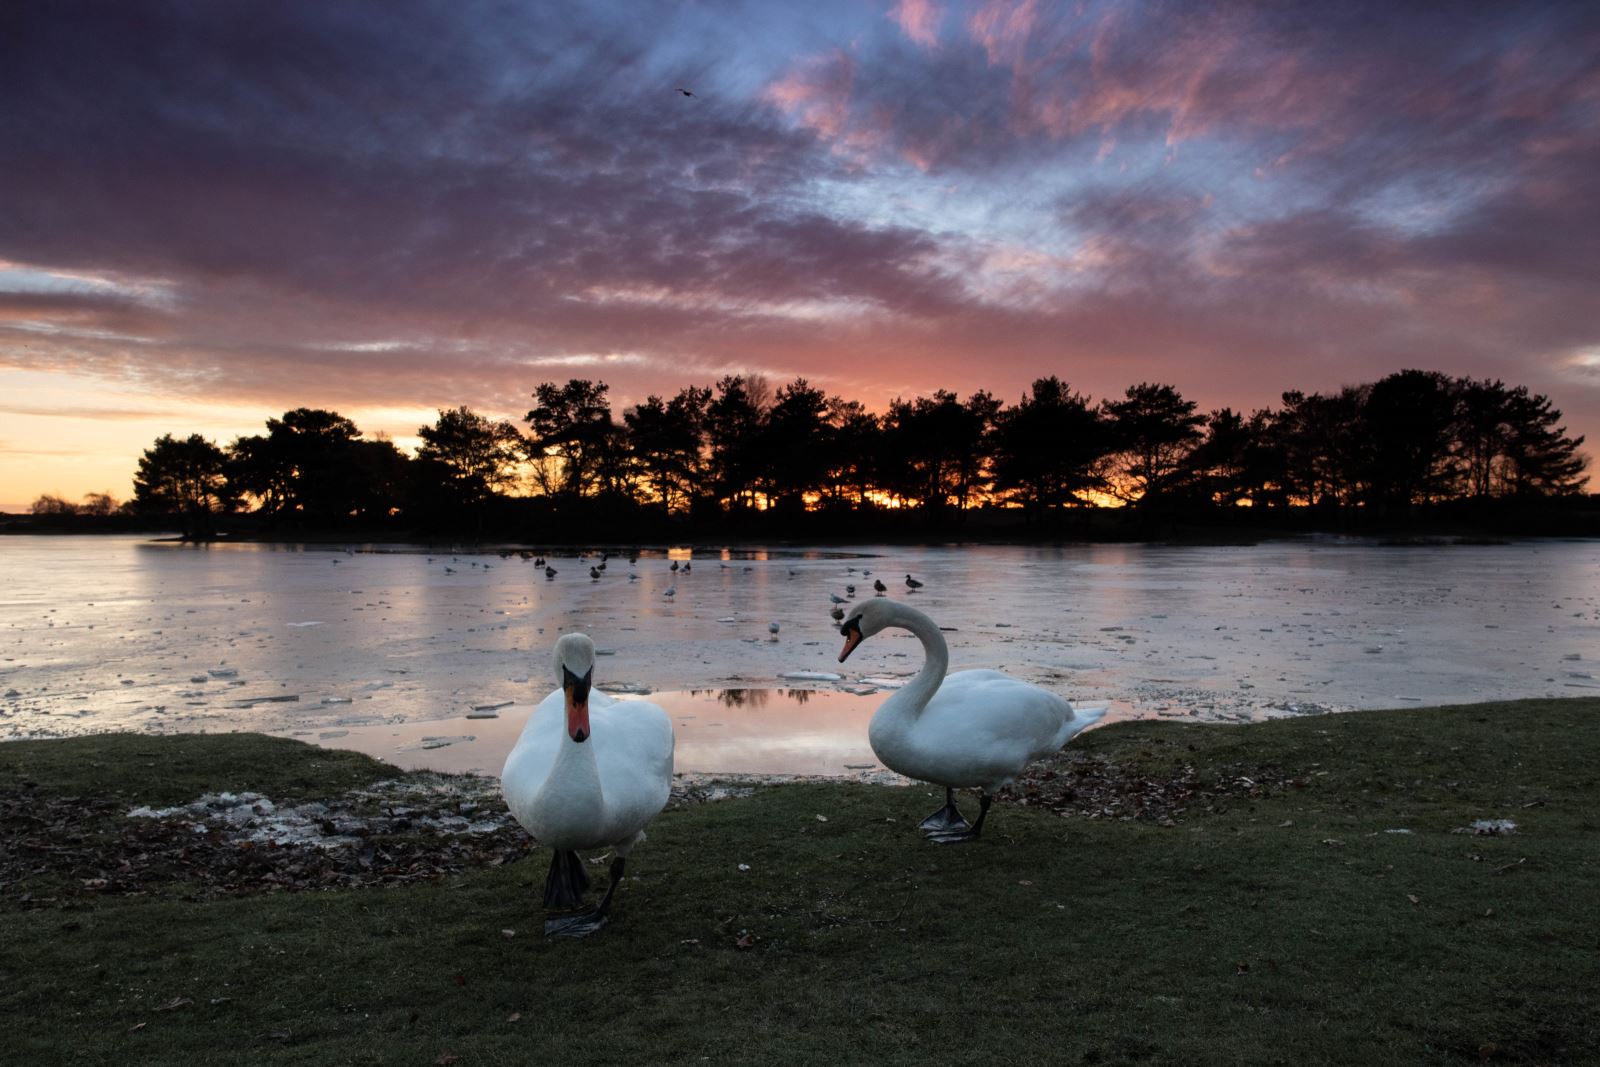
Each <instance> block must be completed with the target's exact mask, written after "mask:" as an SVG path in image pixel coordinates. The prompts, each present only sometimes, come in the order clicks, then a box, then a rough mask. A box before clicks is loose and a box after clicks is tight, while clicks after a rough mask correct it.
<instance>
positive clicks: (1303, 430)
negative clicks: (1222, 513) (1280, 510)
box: [1273, 386, 1369, 511]
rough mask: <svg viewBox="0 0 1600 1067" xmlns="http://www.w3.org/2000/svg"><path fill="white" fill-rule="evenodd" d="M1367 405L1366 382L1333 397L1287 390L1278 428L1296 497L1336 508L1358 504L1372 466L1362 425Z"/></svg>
mask: <svg viewBox="0 0 1600 1067" xmlns="http://www.w3.org/2000/svg"><path fill="white" fill-rule="evenodd" d="M1365 405H1366V387H1365V386H1346V387H1345V388H1343V389H1341V390H1340V391H1339V392H1338V393H1336V394H1334V395H1332V396H1323V395H1322V394H1320V393H1312V394H1310V395H1307V394H1305V393H1301V392H1288V393H1284V394H1283V410H1282V411H1281V412H1279V414H1278V416H1277V418H1276V419H1275V420H1274V422H1273V427H1274V431H1275V434H1276V436H1277V437H1278V445H1279V447H1280V448H1281V449H1282V454H1283V469H1284V482H1285V491H1286V492H1287V493H1288V494H1289V496H1290V497H1291V498H1292V499H1295V500H1299V501H1301V502H1303V503H1305V504H1306V505H1308V506H1310V507H1321V508H1323V509H1325V510H1333V511H1338V510H1340V509H1343V508H1346V507H1354V506H1355V504H1356V502H1357V500H1358V499H1359V498H1360V496H1361V494H1362V490H1363V488H1364V484H1363V482H1362V476H1363V472H1365V471H1366V470H1367V469H1368V466H1369V465H1368V463H1367V460H1366V454H1365V453H1366V450H1365V446H1364V435H1363V427H1362V425H1361V410H1362V408H1363V407H1365Z"/></svg>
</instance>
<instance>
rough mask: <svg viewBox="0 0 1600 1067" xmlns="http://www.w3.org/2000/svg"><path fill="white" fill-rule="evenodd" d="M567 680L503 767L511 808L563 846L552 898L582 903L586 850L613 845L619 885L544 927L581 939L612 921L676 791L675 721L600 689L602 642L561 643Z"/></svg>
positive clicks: (560, 905)
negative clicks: (597, 666) (638, 856)
mask: <svg viewBox="0 0 1600 1067" xmlns="http://www.w3.org/2000/svg"><path fill="white" fill-rule="evenodd" d="M555 674H556V680H557V682H558V683H559V684H560V688H559V689H557V690H556V691H555V692H553V693H551V694H550V695H549V696H547V697H545V698H544V700H543V701H541V702H540V704H539V706H538V707H537V708H535V709H534V710H533V714H532V715H531V716H529V717H528V725H527V726H525V727H524V728H523V730H522V736H521V737H520V738H519V739H518V740H517V744H516V747H515V748H513V749H512V750H511V755H509V756H507V757H506V765H505V769H504V770H503V771H501V773H500V788H501V791H502V793H503V794H504V795H505V800H506V806H507V807H509V808H510V809H511V814H512V815H514V816H515V817H516V820H517V822H519V823H521V824H522V826H523V828H524V829H526V830H527V831H528V833H530V834H532V835H533V837H534V840H536V841H538V842H539V844H541V845H548V846H549V847H550V848H552V849H554V850H555V855H554V856H552V857H551V860H550V873H549V875H548V876H546V878H545V883H544V906H545V907H546V908H547V909H555V910H570V909H573V908H578V907H581V906H582V904H583V893H584V890H586V889H588V887H589V875H588V873H587V872H586V871H585V870H584V866H583V860H582V859H581V858H579V856H578V851H579V850H580V849H591V848H604V847H607V846H609V847H610V848H612V849H613V850H615V852H616V858H615V859H614V860H612V862H611V884H610V885H609V886H608V887H607V888H606V892H605V896H603V897H602V898H601V899H600V903H599V905H597V906H596V907H595V908H594V909H593V910H591V911H587V912H582V913H579V914H576V915H569V916H565V917H561V918H554V919H546V920H545V924H544V931H545V933H547V934H558V935H562V936H565V937H582V936H583V935H585V934H589V933H593V932H594V931H596V930H598V929H600V927H602V926H604V925H605V922H606V917H607V916H608V915H609V914H610V911H611V898H612V896H613V895H614V894H615V893H616V891H617V884H618V883H619V882H621V881H622V871H623V868H624V866H625V865H626V861H627V858H628V853H629V852H631V851H632V850H633V846H634V845H637V844H638V843H639V842H640V841H643V840H644V828H645V825H646V824H647V823H649V821H650V820H651V819H653V818H655V817H656V815H657V814H659V813H660V811H661V809H662V808H664V807H666V806H667V798H668V797H669V796H671V794H672V720H671V719H669V718H668V717H667V713H666V712H665V711H663V710H661V709H660V708H658V707H657V706H656V705H654V704H649V703H646V702H645V701H642V700H614V699H612V698H611V697H609V696H607V695H606V694H604V693H601V692H598V691H593V692H591V689H590V687H591V686H592V684H593V682H594V642H593V641H591V640H589V638H587V637H585V636H584V635H583V634H566V635H564V636H563V637H562V638H561V640H559V641H557V642H556V648H555Z"/></svg>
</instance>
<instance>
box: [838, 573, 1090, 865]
mask: <svg viewBox="0 0 1600 1067" xmlns="http://www.w3.org/2000/svg"><path fill="white" fill-rule="evenodd" d="M891 626H898V627H901V628H902V629H906V630H910V631H911V632H912V633H913V634H915V635H916V636H917V639H918V640H920V641H921V642H922V648H923V651H924V652H925V653H926V655H927V659H926V661H925V662H924V663H923V664H922V670H920V671H918V672H917V676H916V677H915V678H913V679H911V681H910V682H908V683H906V685H905V686H904V687H902V688H900V689H898V690H896V691H895V693H894V695H893V696H891V697H890V698H889V699H888V700H886V701H884V702H883V706H882V707H880V708H879V709H878V710H877V713H876V714H874V715H873V716H872V722H871V724H869V725H868V727H867V740H868V741H870V742H871V743H872V751H873V752H874V753H876V754H877V757H878V759H879V760H881V761H882V762H883V765H884V766H885V767H888V768H889V769H890V770H892V771H895V772H897V773H899V774H903V775H905V776H906V777H907V778H916V779H918V780H920V781H924V782H932V783H934V784H935V785H942V786H944V797H945V804H944V807H942V808H940V809H939V810H938V811H936V812H934V813H933V814H932V815H930V816H928V817H927V818H926V819H924V820H923V821H922V825H921V829H922V830H923V832H924V833H926V834H927V835H928V839H929V840H931V841H936V842H939V843H940V844H953V843H956V842H961V841H973V840H976V839H977V837H978V835H979V834H980V833H981V832H982V831H983V820H984V818H985V816H987V815H988V814H989V805H990V804H991V803H993V800H994V798H993V796H992V794H993V793H994V791H995V790H997V789H999V788H1000V787H1001V786H1004V785H1009V784H1010V783H1011V782H1013V781H1014V780H1015V779H1016V777H1017V775H1018V774H1020V773H1021V772H1022V769H1023V768H1024V767H1025V766H1027V765H1028V764H1029V763H1031V762H1033V761H1034V760H1035V759H1038V758H1039V757H1040V756H1046V755H1049V754H1050V753H1052V752H1055V751H1056V750H1057V749H1059V748H1061V746H1063V745H1065V744H1066V743H1067V741H1069V740H1070V739H1071V738H1072V736H1073V735H1074V734H1076V733H1078V732H1079V731H1080V730H1082V729H1083V728H1084V727H1086V726H1089V725H1091V724H1093V723H1095V722H1098V721H1099V720H1100V718H1101V716H1103V715H1104V714H1105V713H1106V709H1105V707H1103V706H1101V707H1094V708H1088V707H1084V708H1074V707H1073V706H1072V704H1071V703H1069V702H1068V701H1066V700H1064V699H1063V698H1061V697H1059V696H1057V695H1056V694H1054V693H1052V692H1049V691H1048V690H1045V689H1040V688H1039V687H1038V686H1036V685H1029V684H1028V683H1027V682H1022V681H1018V680H1017V679H1015V678H1012V677H1010V676H1009V675H1005V674H1001V673H1000V672H999V671H989V670H978V671H957V672H956V673H954V674H951V675H946V674H945V669H946V668H947V667H948V666H949V665H950V650H949V648H948V646H946V645H945V643H944V636H943V635H942V634H940V633H939V627H938V626H937V625H936V624H935V623H934V621H933V620H932V619H930V618H928V616H926V615H924V614H923V613H922V612H920V611H918V610H916V609H915V608H913V607H910V606H908V605H906V604H901V603H899V602H898V601H894V600H889V599H886V598H876V599H873V600H868V601H865V602H863V603H860V604H857V605H856V606H855V607H854V608H853V609H851V612H850V615H849V617H848V618H846V619H845V621H844V625H842V626H840V627H839V632H840V633H842V634H843V635H844V650H843V651H841V652H840V653H839V662H840V663H843V662H844V661H845V659H846V657H848V656H849V655H850V653H851V652H854V651H855V649H856V646H857V645H859V644H861V642H862V641H864V640H866V639H867V638H869V637H871V636H872V635H873V634H875V633H878V632H879V631H881V630H885V629H887V628H889V627H891ZM970 786H977V787H978V788H979V789H980V790H982V799H981V800H980V805H981V806H980V808H979V811H978V821H977V822H975V823H972V824H971V825H968V823H967V820H966V819H965V818H964V817H963V816H962V815H961V812H960V810H959V809H958V808H957V807H956V804H955V792H954V791H955V790H956V789H963V788H967V787H970Z"/></svg>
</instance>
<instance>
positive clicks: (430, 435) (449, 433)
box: [417, 407, 526, 509]
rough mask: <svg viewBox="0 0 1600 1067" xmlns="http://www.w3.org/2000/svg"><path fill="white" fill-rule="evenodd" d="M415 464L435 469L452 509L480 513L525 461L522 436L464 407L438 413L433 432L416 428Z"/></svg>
mask: <svg viewBox="0 0 1600 1067" xmlns="http://www.w3.org/2000/svg"><path fill="white" fill-rule="evenodd" d="M417 436H419V437H421V438H422V445H421V446H420V447H419V448H418V449H417V459H419V460H422V461H424V462H430V463H437V464H438V465H439V473H440V474H441V475H442V476H443V477H444V479H445V483H446V486H447V489H448V493H449V496H450V497H451V499H453V500H454V501H455V502H456V504H457V505H459V506H462V507H466V508H470V509H479V508H481V507H482V506H483V505H484V504H485V503H487V502H488V501H489V500H490V499H492V498H493V497H494V495H495V494H496V493H499V492H501V491H502V490H504V489H506V488H507V487H508V486H511V485H513V484H514V483H515V482H516V480H517V465H518V464H520V463H521V462H522V461H523V460H524V458H525V457H526V447H525V442H524V441H523V437H522V434H521V433H519V432H518V430H517V428H516V427H515V426H513V425H512V424H511V423H510V422H508V421H506V420H504V419H501V420H498V421H496V420H494V419H489V418H486V417H484V416H482V415H479V414H478V413H477V412H475V411H473V410H471V409H470V408H467V407H458V408H448V409H441V410H440V411H439V418H438V420H437V421H435V422H434V424H433V425H432V426H419V427H418V428H417Z"/></svg>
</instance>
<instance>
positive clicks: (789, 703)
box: [0, 537, 1600, 774]
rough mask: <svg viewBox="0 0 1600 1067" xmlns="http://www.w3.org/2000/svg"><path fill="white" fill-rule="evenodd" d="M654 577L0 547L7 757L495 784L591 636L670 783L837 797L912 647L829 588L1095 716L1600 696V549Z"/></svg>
mask: <svg viewBox="0 0 1600 1067" xmlns="http://www.w3.org/2000/svg"><path fill="white" fill-rule="evenodd" d="M669 556H670V559H671V560H687V559H689V556H690V554H689V552H688V551H687V550H677V549H674V550H672V551H671V552H670V553H666V554H664V553H663V552H661V551H659V550H658V551H657V552H655V553H654V554H648V553H647V554H646V555H645V556H643V557H641V558H640V559H639V561H638V563H637V564H635V565H633V566H631V567H630V565H629V563H628V561H627V559H626V557H625V556H624V557H618V556H613V557H612V559H611V560H610V563H609V565H608V567H607V570H606V572H605V575H604V576H603V577H602V578H600V579H599V580H598V581H596V580H591V578H590V577H589V567H590V565H591V564H592V563H594V562H597V561H598V557H597V556H595V555H592V554H591V555H589V556H588V557H587V558H586V559H585V560H584V561H582V562H579V560H577V559H576V558H574V557H573V556H572V555H570V554H569V555H560V554H557V555H554V556H551V557H550V560H551V563H552V564H553V565H554V566H555V567H556V569H557V570H558V571H559V573H558V574H557V576H556V577H555V578H553V579H547V578H546V577H545V576H544V573H543V571H542V570H540V569H536V568H535V567H534V566H533V564H532V563H525V562H523V561H521V560H520V559H519V558H517V557H516V556H512V557H511V558H509V559H503V558H501V557H500V556H499V555H498V554H496V553H493V552H489V553H483V554H468V553H465V552H460V551H457V552H454V553H451V552H439V551H431V552H429V551H421V550H417V551H409V550H402V549H398V548H395V547H393V546H383V547H381V548H379V549H378V550H374V551H366V550H359V549H358V550H355V551H348V550H346V549H344V548H342V547H339V548H329V547H325V546H318V547H306V548H301V547H296V546H274V545H229V546H212V547H209V548H194V547H185V546H180V545H176V544H163V543H156V542H151V541H147V540H143V539H139V538H117V537H6V538H3V539H0V612H3V618H4V625H3V626H0V692H3V693H4V697H3V699H0V738H4V739H13V738H21V737H46V736H65V735H72V734H80V733H86V732H98V731H104V730H134V731H144V732H150V733H165V732H175V731H191V730H231V729H258V730H267V731H271V732H274V733H281V734H286V735H290V736H297V737H302V738H305V739H307V740H311V741H318V742H320V743H323V744H329V745H346V746H350V747H360V748H362V749H363V750H365V751H370V752H373V753H374V754H377V755H380V756H384V757H385V758H390V759H396V760H398V761H400V762H404V763H407V764H409V765H413V766H417V765H426V766H437V767H442V768H448V769H467V768H471V767H477V768H481V769H484V770H490V771H494V770H498V768H499V761H500V760H501V759H502V758H503V754H504V751H505V748H506V747H507V746H508V745H509V743H510V740H511V739H513V738H514V737H515V733H516V730H517V729H519V728H520V724H521V721H522V719H523V718H524V717H525V716H526V714H527V711H528V709H529V707H531V705H532V704H534V703H536V702H537V701H538V700H539V699H541V698H542V697H543V696H544V695H545V694H546V693H548V692H549V691H550V690H551V689H552V688H553V686H554V682H553V680H552V679H551V677H550V668H549V659H548V656H549V652H548V650H549V648H550V646H551V644H552V643H553V642H554V640H555V638H556V636H557V635H559V634H560V633H562V632H564V631H567V630H583V631H585V632H587V633H589V634H590V635H591V636H592V637H593V638H594V639H595V642H596V644H597V645H598V646H599V647H600V649H601V650H602V652H603V653H604V654H603V655H602V656H601V658H600V659H599V661H598V666H597V668H596V683H597V685H599V686H601V687H602V688H607V687H620V688H622V689H623V690H632V691H635V692H637V691H648V692H651V693H654V694H662V693H663V691H671V693H670V695H664V696H660V697H659V699H660V700H661V701H662V702H663V703H667V704H668V705H669V710H670V711H671V712H672V713H673V715H674V717H675V721H676V722H677V723H678V736H679V759H678V766H679V769H680V770H687V771H721V772H774V773H781V772H794V773H839V774H845V773H851V770H850V769H856V768H859V767H860V765H861V764H864V763H871V762H872V760H871V752H870V749H867V748H866V745H865V721H866V719H867V718H868V717H870V715H871V712H872V710H873V709H874V708H875V707H876V706H877V704H878V703H879V702H880V701H881V700H882V699H883V698H884V696H885V695H886V694H887V692H888V687H891V686H893V685H894V684H897V683H898V681H899V680H902V679H904V678H905V677H907V676H909V675H910V674H912V673H914V672H915V671H916V669H917V667H918V666H919V665H920V664H921V650H920V648H919V647H918V646H917V644H916V641H915V639H914V638H912V637H911V636H910V635H908V634H903V633H902V632H900V631H890V632H888V633H885V634H883V635H880V636H879V637H877V638H874V639H873V640H871V641H869V642H868V643H867V644H865V645H863V646H862V648H861V650H860V651H859V652H857V653H856V655H855V656H853V657H852V658H851V660H850V661H849V662H848V663H847V664H844V665H843V666H841V665H840V664H838V663H837V662H836V660H837V656H838V651H839V645H840V639H839V637H838V635H837V633H836V632H835V629H834V627H835V624H834V623H833V621H832V620H831V619H830V618H829V616H828V612H829V609H830V608H831V607H832V606H833V605H832V603H831V602H830V600H829V595H830V594H832V595H835V596H839V597H844V598H846V599H848V598H849V594H848V593H847V590H846V586H847V585H850V584H853V585H855V587H856V594H855V595H856V597H858V598H859V597H863V596H870V595H872V582H873V581H874V579H877V578H881V579H882V580H883V581H884V582H885V584H886V585H888V587H889V589H890V595H891V596H905V592H906V590H905V585H904V576H905V575H906V573H907V572H910V573H913V574H915V575H916V577H917V578H918V579H920V580H922V581H923V582H925V583H926V585H925V586H924V587H923V588H922V589H920V590H918V591H917V592H916V593H914V594H911V595H910V596H909V597H907V598H906V599H908V600H909V602H910V603H912V604H914V605H916V606H917V607H919V608H921V609H922V610H923V611H925V612H927V613H928V614H930V615H932V616H933V617H934V618H935V619H936V620H938V622H939V623H940V624H941V625H942V626H944V627H947V628H950V632H947V633H946V635H945V636H946V639H947V640H948V641H949V644H950V650H951V665H952V669H961V668H965V667H996V668H999V669H1002V670H1005V671H1008V672H1010V673H1012V674H1015V675H1017V676H1019V677H1021V678H1024V679H1026V680H1028V681H1032V682H1035V683H1037V684H1039V685H1043V686H1046V687H1048V688H1050V689H1053V690H1055V691H1057V692H1060V693H1061V694H1062V695H1064V696H1066V697H1068V698H1069V699H1075V700H1110V701H1113V713H1112V715H1111V716H1109V718H1111V719H1116V718H1127V717H1130V716H1136V717H1161V716H1167V717H1179V716H1181V717H1184V718H1193V719H1198V720H1235V719H1246V718H1258V717H1262V716H1270V715H1283V714H1306V713H1314V712H1318V711H1323V710H1345V709H1350V708H1372V707H1394V706H1404V705H1407V704H1419V703H1429V704H1432V703H1450V702H1461V701H1476V700H1493V699H1502V698H1510V697H1528V696H1576V695H1586V694H1588V695H1593V694H1600V678H1597V677H1596V674H1597V673H1600V668H1597V664H1596V660H1597V659H1600V542H1593V541H1569V542H1524V543H1516V544H1510V545H1492V546H1490V545H1485V546H1468V545H1453V546H1441V547H1384V546H1376V545H1370V544H1360V543H1340V542H1334V541H1315V542H1305V541H1296V542H1271V543H1266V544H1262V545H1256V546H1248V547H1187V546H1159V545H1075V546H1065V547H1020V546H981V547H901V546H871V545H868V546H860V547H855V548H844V549H827V550H818V551H811V552H807V551H803V550H772V551H771V552H765V551H752V552H741V551H738V550H734V551H731V552H717V551H696V552H695V554H694V557H693V570H692V572H691V573H689V574H683V573H681V572H680V573H677V574H674V573H672V572H671V571H670V570H669V566H670V562H669V558H668V557H669ZM630 570H631V571H633V572H635V573H637V574H638V576H639V577H638V579H637V580H636V581H630V580H629V578H628V574H629V571H630ZM867 572H871V573H870V575H869V574H868V573H867ZM669 588H675V590H676V594H675V595H674V596H673V597H671V598H668V597H667V596H666V595H665V593H666V591H667V590H668V589H669ZM771 622H776V623H778V624H779V632H778V634H777V635H775V636H774V635H771V634H769V632H768V624H769V623H771ZM795 672H821V673H837V674H839V675H841V676H842V677H841V679H840V680H839V681H837V682H833V681H829V680H819V679H799V680H796V679H786V678H785V677H784V675H785V674H793V673H795ZM752 690H754V691H765V692H759V693H757V694H756V695H754V696H752V695H750V691H752ZM794 690H801V691H802V696H804V695H805V691H816V692H815V695H814V697H813V698H811V699H806V700H804V701H803V702H802V700H800V699H798V698H796V697H795V696H793V695H792V692H793V691H794ZM847 690H853V692H851V691H847ZM781 691H788V692H781ZM734 692H736V693H741V694H745V695H743V696H738V697H735V696H732V695H729V694H730V693H734ZM697 701H698V702H699V704H700V705H704V706H698V705H697V704H696V702H697ZM507 702H510V703H507ZM488 705H503V706H500V707H498V708H494V709H493V712H492V713H493V714H494V715H495V716H497V717H496V718H476V719H468V718H465V716H467V715H468V714H469V713H471V712H472V710H473V709H474V708H476V707H484V706H488ZM490 713H491V712H489V711H481V712H478V714H479V715H488V714H490ZM468 737H470V738H472V739H473V740H471V741H466V740H460V739H461V738H468ZM847 768H849V769H847Z"/></svg>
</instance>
